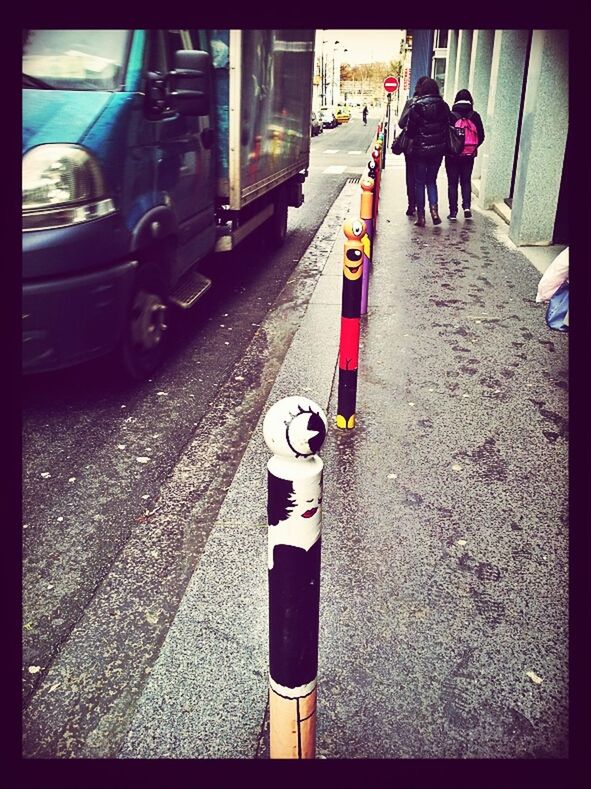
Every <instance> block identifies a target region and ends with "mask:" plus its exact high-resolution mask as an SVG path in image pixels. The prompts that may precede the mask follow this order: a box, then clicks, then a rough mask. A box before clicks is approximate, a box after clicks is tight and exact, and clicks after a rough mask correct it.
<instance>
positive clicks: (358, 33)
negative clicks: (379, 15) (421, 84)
mask: <svg viewBox="0 0 591 789" xmlns="http://www.w3.org/2000/svg"><path fill="white" fill-rule="evenodd" d="M404 32H405V31H403V30H317V31H316V56H317V57H319V56H320V52H321V50H322V41H323V40H324V41H327V42H328V43H326V44H325V45H324V52H325V56H327V57H332V52H333V48H334V42H335V41H339V45H338V55H337V59H338V60H340V62H342V63H349V64H350V65H352V66H353V65H356V64H358V63H372V62H376V61H388V60H398V59H399V57H400V42H401V40H402V38H403V37H404ZM344 47H346V48H347V50H348V52H343V49H344Z"/></svg>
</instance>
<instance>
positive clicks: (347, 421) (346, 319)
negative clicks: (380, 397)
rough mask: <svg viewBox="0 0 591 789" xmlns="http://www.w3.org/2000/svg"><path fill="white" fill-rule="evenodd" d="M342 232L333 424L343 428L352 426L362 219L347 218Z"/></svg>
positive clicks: (361, 256) (355, 388)
mask: <svg viewBox="0 0 591 789" xmlns="http://www.w3.org/2000/svg"><path fill="white" fill-rule="evenodd" d="M343 232H344V233H345V236H346V237H347V240H346V241H345V251H344V256H343V297H342V307H341V339H340V343H339V389H338V403H337V427H340V428H343V429H347V428H353V427H355V406H356V400H357V367H358V363H359V319H360V315H361V289H362V276H363V242H362V241H361V239H362V238H363V236H364V235H365V233H366V227H365V222H364V221H363V220H361V219H348V220H347V221H346V222H345V224H344V225H343Z"/></svg>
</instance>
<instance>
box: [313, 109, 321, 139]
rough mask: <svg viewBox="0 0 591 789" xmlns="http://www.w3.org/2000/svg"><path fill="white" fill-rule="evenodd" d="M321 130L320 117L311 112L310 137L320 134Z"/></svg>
mask: <svg viewBox="0 0 591 789" xmlns="http://www.w3.org/2000/svg"><path fill="white" fill-rule="evenodd" d="M323 131H324V129H323V128H322V123H321V122H320V118H319V117H318V116H317V115H316V113H315V112H313V113H312V115H311V116H310V137H316V135H318V134H322V132H323Z"/></svg>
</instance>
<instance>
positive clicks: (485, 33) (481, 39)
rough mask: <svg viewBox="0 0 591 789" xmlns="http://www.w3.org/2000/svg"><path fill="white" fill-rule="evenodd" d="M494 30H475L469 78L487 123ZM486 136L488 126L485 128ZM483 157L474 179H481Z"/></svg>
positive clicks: (469, 84) (479, 157)
mask: <svg viewBox="0 0 591 789" xmlns="http://www.w3.org/2000/svg"><path fill="white" fill-rule="evenodd" d="M494 38H495V32H494V30H475V31H474V35H473V36H472V55H471V58H470V74H469V76H468V90H469V91H470V93H471V94H472V98H473V99H474V109H475V110H476V112H478V113H479V115H480V117H481V118H482V122H483V123H486V108H487V106H488V91H489V87H490V67H491V63H492V53H493V43H494ZM484 133H485V135H486V133H487V130H486V126H485V128H484ZM481 167H482V156H480V155H479V156H477V157H476V160H475V162H474V170H473V171H472V178H479V177H480V170H481Z"/></svg>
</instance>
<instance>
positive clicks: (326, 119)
mask: <svg viewBox="0 0 591 789" xmlns="http://www.w3.org/2000/svg"><path fill="white" fill-rule="evenodd" d="M320 119H321V121H322V126H323V128H324V129H334V128H335V126H338V125H339V123H338V121H337V119H336V116H335V113H334V110H333V108H332V107H321V108H320Z"/></svg>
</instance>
